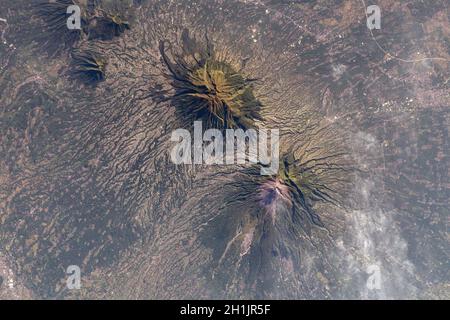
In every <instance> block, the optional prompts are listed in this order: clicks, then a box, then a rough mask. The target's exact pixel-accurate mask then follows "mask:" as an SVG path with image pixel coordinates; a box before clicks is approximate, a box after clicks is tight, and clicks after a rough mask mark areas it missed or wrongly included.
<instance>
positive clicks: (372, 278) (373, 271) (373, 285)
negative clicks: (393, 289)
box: [366, 264, 381, 290]
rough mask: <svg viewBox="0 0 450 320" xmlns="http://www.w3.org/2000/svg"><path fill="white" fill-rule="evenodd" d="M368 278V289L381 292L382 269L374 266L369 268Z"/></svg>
mask: <svg viewBox="0 0 450 320" xmlns="http://www.w3.org/2000/svg"><path fill="white" fill-rule="evenodd" d="M367 274H369V277H368V278H367V282H366V287H367V289H369V290H381V269H380V267H379V266H378V265H376V264H372V265H370V266H368V267H367Z"/></svg>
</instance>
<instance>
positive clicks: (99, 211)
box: [0, 0, 450, 299]
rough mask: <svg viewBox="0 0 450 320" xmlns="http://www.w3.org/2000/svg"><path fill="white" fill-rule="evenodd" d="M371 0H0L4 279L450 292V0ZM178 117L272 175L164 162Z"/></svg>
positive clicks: (109, 287) (238, 292)
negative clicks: (264, 147)
mask: <svg viewBox="0 0 450 320" xmlns="http://www.w3.org/2000/svg"><path fill="white" fill-rule="evenodd" d="M71 4H76V5H79V6H80V8H81V26H82V28H81V30H69V29H68V28H67V26H66V20H67V18H68V16H69V15H67V14H66V11H65V10H66V8H67V6H69V5H71ZM371 4H372V3H371ZM377 4H378V5H379V6H380V7H381V8H382V28H381V30H373V31H372V32H371V31H370V30H369V29H368V28H367V26H366V14H365V3H364V1H360V0H352V1H338V0H335V1H320V0H317V1H275V0H270V1H269V0H262V1H243V0H242V1H236V0H200V1H191V0H190V1H183V0H175V1H152V0H148V1H137V0H135V1H132V0H129V1H127V0H123V1H119V0H96V1H89V0H55V1H25V0H23V1H22V0H17V1H12V0H0V35H1V38H0V40H1V43H0V142H1V143H0V272H1V273H0V275H1V276H2V278H1V279H3V281H2V283H3V284H2V285H0V297H6V298H29V297H34V298H81V299H83V298H107V299H112V298H132V299H162V298H166V299H181V298H191V299H203V298H249V299H254V298H258V299H264V298H275V299H305V298H314V299H348V298H353V299H367V298H388V299H391V298H402V299H406V298H430V299H436V298H447V299H448V298H449V297H450V291H449V285H450V283H449V281H450V279H449V274H448V270H449V243H448V241H449V237H448V223H449V220H448V219H449V210H450V209H449V208H450V202H449V199H450V178H449V176H450V169H449V168H450V157H449V155H450V151H449V150H450V140H449V128H450V109H449V102H450V95H449V92H450V90H449V83H448V81H449V58H450V52H449V43H450V42H449V41H450V38H449V37H450V25H449V21H448V3H447V2H446V1H444V0H443V1H433V2H432V3H427V4H426V5H425V4H424V3H423V2H422V1H415V0H408V1H401V2H400V1H391V0H382V1H377ZM194 121H202V122H203V125H204V127H205V128H216V129H219V130H225V129H230V128H232V129H235V128H240V129H244V130H246V129H279V131H280V166H279V169H278V171H277V173H276V174H274V175H271V176H264V175H261V174H260V166H259V165H250V164H246V165H237V164H236V165H175V164H173V163H172V161H171V158H170V152H171V150H172V148H173V145H174V143H173V142H172V141H171V134H172V132H173V131H174V130H176V129H179V128H182V129H187V130H189V131H192V129H193V124H194ZM71 265H76V266H79V267H80V269H81V283H82V287H81V289H80V290H69V289H68V288H67V286H66V279H67V277H68V275H67V274H66V270H67V268H68V267H69V266H71ZM374 270H375V271H376V272H377V275H379V276H380V283H379V284H380V285H379V286H376V287H373V286H371V285H370V284H369V281H370V279H371V277H373V276H374V275H373V272H375V271H374ZM8 281H9V282H8ZM11 281H12V282H11ZM7 283H8V284H10V283H13V284H14V285H9V286H6V285H5V284H7ZM14 288H16V289H14Z"/></svg>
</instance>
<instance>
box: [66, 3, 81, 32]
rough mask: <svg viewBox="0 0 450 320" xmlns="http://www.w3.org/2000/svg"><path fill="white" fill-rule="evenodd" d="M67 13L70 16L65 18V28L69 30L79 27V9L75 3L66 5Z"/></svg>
mask: <svg viewBox="0 0 450 320" xmlns="http://www.w3.org/2000/svg"><path fill="white" fill-rule="evenodd" d="M66 13H67V14H70V16H69V17H68V18H67V28H68V29H69V30H80V29H81V9H80V7H79V6H77V5H71V6H68V7H67V11H66Z"/></svg>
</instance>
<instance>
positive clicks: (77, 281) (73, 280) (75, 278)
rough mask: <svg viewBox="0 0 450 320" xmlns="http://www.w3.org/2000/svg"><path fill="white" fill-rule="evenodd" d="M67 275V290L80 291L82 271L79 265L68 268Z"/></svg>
mask: <svg viewBox="0 0 450 320" xmlns="http://www.w3.org/2000/svg"><path fill="white" fill-rule="evenodd" d="M66 274H68V275H69V276H68V277H67V280H66V285H67V289H69V290H74V289H76V290H79V289H81V270H80V267H79V266H77V265H71V266H68V267H67V270H66Z"/></svg>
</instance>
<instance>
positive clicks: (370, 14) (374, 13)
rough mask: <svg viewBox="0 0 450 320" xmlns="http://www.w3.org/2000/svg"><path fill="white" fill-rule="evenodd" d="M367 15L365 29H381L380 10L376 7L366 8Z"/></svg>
mask: <svg viewBox="0 0 450 320" xmlns="http://www.w3.org/2000/svg"><path fill="white" fill-rule="evenodd" d="M366 13H367V28H369V30H373V29H377V30H380V29H381V9H380V7H379V6H377V5H371V6H368V7H367V9H366Z"/></svg>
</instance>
